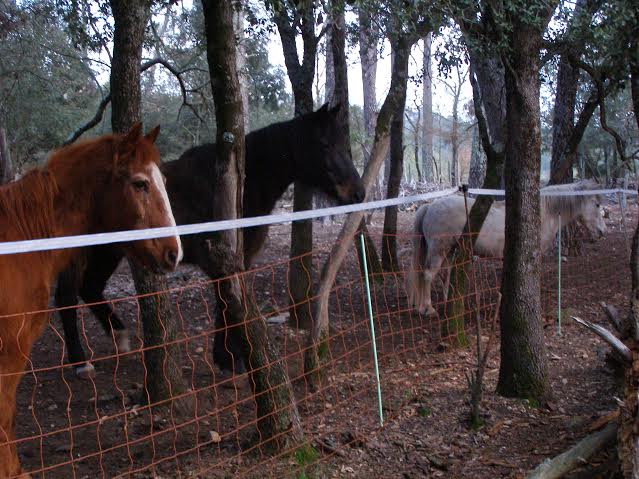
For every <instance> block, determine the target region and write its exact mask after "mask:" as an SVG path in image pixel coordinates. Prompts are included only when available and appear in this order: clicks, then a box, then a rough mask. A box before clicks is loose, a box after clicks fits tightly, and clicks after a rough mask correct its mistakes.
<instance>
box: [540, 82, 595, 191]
mask: <svg viewBox="0 0 639 479" xmlns="http://www.w3.org/2000/svg"><path fill="white" fill-rule="evenodd" d="M598 105H599V90H598V89H597V88H596V87H595V88H593V90H592V91H591V92H590V96H589V97H588V100H587V101H586V104H585V105H584V107H583V109H582V110H581V112H580V113H579V118H578V119H577V123H576V124H575V125H574V126H572V127H571V128H570V136H569V137H568V138H567V139H566V141H565V143H564V144H563V153H561V155H560V158H559V159H558V160H557V161H558V164H556V165H555V166H554V167H553V166H552V165H551V172H550V181H549V183H550V184H551V185H556V184H561V183H562V182H564V181H565V179H566V178H568V177H572V167H573V165H574V164H575V160H576V159H577V149H578V148H579V144H580V143H581V139H582V138H583V135H584V133H585V132H586V128H587V127H588V123H589V122H590V119H591V118H592V115H593V114H594V112H595V110H596V109H597V106H598ZM562 141H563V140H562ZM558 148H559V147H558ZM582 174H583V173H582Z"/></svg>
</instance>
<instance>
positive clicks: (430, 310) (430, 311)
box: [419, 306, 437, 316]
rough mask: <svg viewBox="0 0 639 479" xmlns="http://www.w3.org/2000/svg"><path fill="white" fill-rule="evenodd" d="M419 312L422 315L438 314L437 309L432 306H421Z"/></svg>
mask: <svg viewBox="0 0 639 479" xmlns="http://www.w3.org/2000/svg"><path fill="white" fill-rule="evenodd" d="M419 314H421V315H422V316H437V311H436V310H435V308H433V307H432V306H429V307H428V308H421V309H420V310H419Z"/></svg>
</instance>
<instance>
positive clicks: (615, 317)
mask: <svg viewBox="0 0 639 479" xmlns="http://www.w3.org/2000/svg"><path fill="white" fill-rule="evenodd" d="M599 304H600V305H601V308H602V309H603V311H604V313H606V317H607V318H608V320H609V321H610V323H611V324H612V325H613V327H614V328H615V329H616V330H617V332H618V333H619V335H620V336H621V337H622V338H623V337H625V336H624V328H623V325H622V323H621V319H619V311H618V310H617V308H615V307H614V306H613V305H612V304H607V303H606V302H605V301H602V302H601V303H599Z"/></svg>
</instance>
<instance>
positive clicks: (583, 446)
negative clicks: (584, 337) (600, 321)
mask: <svg viewBox="0 0 639 479" xmlns="http://www.w3.org/2000/svg"><path fill="white" fill-rule="evenodd" d="M573 319H575V320H576V318H573ZM618 427H619V426H618V424H617V423H616V422H610V423H608V425H607V426H606V427H605V428H603V429H602V430H601V431H597V432H595V433H593V434H590V435H589V436H586V437H585V438H583V439H582V440H581V441H579V442H578V443H577V444H575V445H574V446H573V447H571V448H570V449H568V450H567V451H566V452H564V453H562V454H560V455H558V456H556V457H555V458H553V459H546V460H545V461H544V462H542V463H541V464H539V465H538V466H537V467H536V468H535V470H534V471H532V472H531V473H530V474H528V476H526V478H527V479H557V478H560V477H563V476H564V475H565V474H567V473H568V472H570V471H572V470H573V469H576V468H577V467H579V466H581V465H583V463H584V462H586V461H588V459H589V458H590V457H592V456H593V455H594V454H595V453H597V452H598V451H600V450H602V449H604V448H605V447H607V446H608V445H609V444H612V443H613V442H614V441H615V440H616V439H617V429H618Z"/></svg>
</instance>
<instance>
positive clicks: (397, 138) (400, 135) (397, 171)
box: [382, 45, 410, 272]
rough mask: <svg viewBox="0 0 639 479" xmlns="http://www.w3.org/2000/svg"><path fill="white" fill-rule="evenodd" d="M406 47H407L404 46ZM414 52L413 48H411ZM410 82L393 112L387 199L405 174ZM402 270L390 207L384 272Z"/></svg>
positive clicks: (384, 240) (403, 86) (405, 67)
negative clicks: (405, 134) (405, 135)
mask: <svg viewBox="0 0 639 479" xmlns="http://www.w3.org/2000/svg"><path fill="white" fill-rule="evenodd" d="M401 46H405V45H401ZM401 46H400V45H397V46H396V47H395V48H394V51H395V62H398V61H406V62H408V58H409V56H410V52H401V54H400V53H398V52H397V48H401ZM408 48H410V45H409V46H408ZM397 68H398V69H399V70H401V71H404V70H408V64H406V65H398V66H397ZM405 79H406V82H404V83H402V84H400V85H398V88H400V91H399V92H398V94H397V95H398V96H397V102H396V106H397V110H396V111H394V112H393V120H392V121H391V128H390V171H389V172H388V186H387V190H386V198H397V197H398V196H399V188H400V186H401V182H402V175H403V172H404V109H405V107H406V87H407V81H408V76H406V78H405ZM398 267H399V262H398V259H397V206H388V207H386V209H385V210H384V233H383V236H382V269H383V270H384V271H388V272H392V271H396V270H397V269H398Z"/></svg>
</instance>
